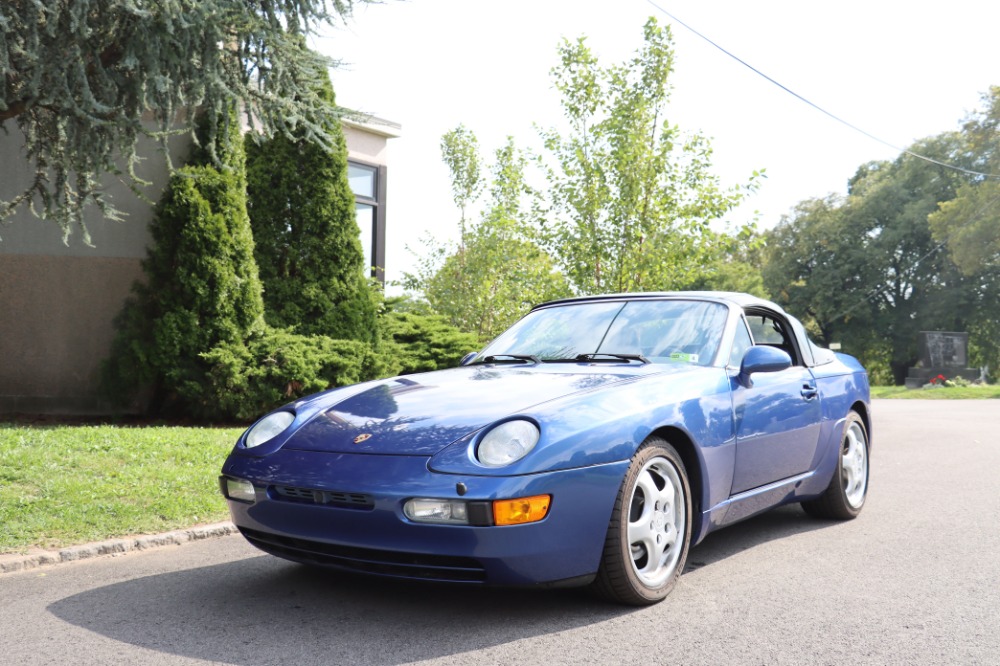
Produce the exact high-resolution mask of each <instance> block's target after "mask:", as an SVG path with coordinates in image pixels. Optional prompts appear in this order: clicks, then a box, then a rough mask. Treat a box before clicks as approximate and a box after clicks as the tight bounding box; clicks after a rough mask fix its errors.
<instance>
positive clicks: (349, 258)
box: [246, 70, 377, 342]
mask: <svg viewBox="0 0 1000 666" xmlns="http://www.w3.org/2000/svg"><path fill="white" fill-rule="evenodd" d="M318 74H319V76H318V78H317V84H316V85H317V89H318V91H319V93H320V96H321V97H322V98H323V99H325V100H326V101H327V103H328V104H330V106H331V107H333V106H335V99H334V94H333V87H332V85H331V84H330V80H329V77H328V76H327V74H326V72H325V70H324V71H322V72H318ZM324 129H325V131H326V132H327V133H328V135H329V136H328V139H329V140H328V141H327V142H326V143H327V144H328V145H330V146H332V150H325V149H324V148H322V147H321V146H319V145H317V142H315V141H309V140H307V138H306V137H304V136H295V137H289V136H286V135H277V136H275V137H274V138H272V139H268V140H263V141H258V137H255V136H249V135H248V137H247V143H246V150H247V196H248V200H249V213H250V222H251V225H252V227H253V235H254V242H255V244H256V250H255V256H256V259H257V265H258V267H259V270H260V277H261V281H262V282H263V284H264V303H265V306H266V307H265V310H266V317H267V322H268V323H269V324H271V325H272V326H276V327H279V328H287V327H293V328H294V329H295V331H296V332H297V333H302V334H312V335H326V336H329V337H331V338H340V339H350V340H360V341H365V342H373V341H375V340H376V338H377V333H376V309H375V304H374V301H373V299H372V294H371V291H370V287H369V286H368V280H367V278H366V273H367V270H366V268H367V267H365V266H364V254H363V252H362V249H361V242H360V240H359V237H358V224H357V218H356V215H355V209H354V195H353V193H352V192H351V188H350V184H349V183H348V180H347V148H346V143H345V140H344V133H343V130H342V129H341V127H340V125H339V123H331V124H329V125H327V126H326V127H325V128H324Z"/></svg>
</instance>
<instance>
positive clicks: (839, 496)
mask: <svg viewBox="0 0 1000 666" xmlns="http://www.w3.org/2000/svg"><path fill="white" fill-rule="evenodd" d="M869 454H870V446H869V444H868V433H867V432H866V431H865V423H864V421H862V420H861V417H860V416H858V414H857V412H854V411H851V412H848V414H847V420H846V421H845V422H844V436H843V438H842V439H841V442H840V452H839V454H838V456H837V458H838V460H837V471H836V472H835V473H834V475H833V478H832V479H830V485H829V486H827V488H826V490H825V491H824V492H823V494H822V495H820V496H819V497H818V498H816V499H814V500H808V501H805V502H802V508H803V509H805V511H806V513H808V514H809V515H811V516H814V517H816V518H828V519H832V520H851V519H853V518H857V516H858V514H859V513H861V509H863V508H864V506H865V499H866V498H867V497H868V469H869V465H868V461H869Z"/></svg>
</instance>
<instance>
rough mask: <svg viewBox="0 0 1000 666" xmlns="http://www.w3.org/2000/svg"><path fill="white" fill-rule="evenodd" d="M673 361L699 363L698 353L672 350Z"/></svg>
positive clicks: (671, 357)
mask: <svg viewBox="0 0 1000 666" xmlns="http://www.w3.org/2000/svg"><path fill="white" fill-rule="evenodd" d="M670 360H671V361H683V362H685V363H697V362H698V355H697V354H685V353H684V352H670Z"/></svg>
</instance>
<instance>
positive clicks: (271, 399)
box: [201, 329, 398, 420]
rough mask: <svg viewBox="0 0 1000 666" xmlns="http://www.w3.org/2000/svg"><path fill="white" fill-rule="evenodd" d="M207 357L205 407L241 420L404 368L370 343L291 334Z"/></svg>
mask: <svg viewBox="0 0 1000 666" xmlns="http://www.w3.org/2000/svg"><path fill="white" fill-rule="evenodd" d="M201 358H202V359H203V360H204V362H205V363H206V364H207V366H208V372H207V375H206V378H207V385H206V386H205V389H204V396H205V398H206V400H207V401H208V404H206V406H205V408H206V409H209V408H211V409H214V410H215V411H216V412H217V416H218V417H219V418H237V419H240V420H250V419H255V418H257V417H259V416H261V415H262V414H265V413H266V412H269V411H271V410H272V409H275V408H276V407H279V406H281V405H283V404H285V403H287V402H291V401H293V400H297V399H298V398H301V397H303V396H305V395H309V394H311V393H317V392H319V391H324V390H326V389H328V388H334V387H337V386H345V385H347V384H356V383H358V382H362V381H366V380H369V379H375V378H377V377H381V376H384V375H387V374H395V371H396V370H397V367H398V366H394V365H393V364H392V363H391V359H390V358H389V357H386V356H383V355H380V354H378V353H376V352H375V351H374V350H373V348H372V346H371V345H368V344H367V343H364V342H359V341H356V340H334V339H331V338H328V337H326V336H323V335H311V336H306V335H298V334H295V333H292V332H291V331H289V330H287V329H286V330H281V329H267V330H266V331H264V333H263V334H262V335H259V336H256V337H254V338H252V339H251V340H250V341H248V342H246V343H243V342H228V343H224V344H221V345H219V346H217V347H215V348H213V349H211V350H210V351H208V352H205V353H204V354H201Z"/></svg>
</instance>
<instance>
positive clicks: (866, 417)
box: [685, 400, 872, 464]
mask: <svg viewBox="0 0 1000 666" xmlns="http://www.w3.org/2000/svg"><path fill="white" fill-rule="evenodd" d="M851 409H852V410H853V411H855V412H857V413H858V416H860V417H861V423H862V424H863V425H864V426H865V434H866V435H868V448H869V450H870V449H871V447H872V417H871V410H869V409H868V405H866V404H865V403H864V402H862V401H861V400H858V401H856V402H855V403H854V404H853V405H851ZM685 464H686V463H685Z"/></svg>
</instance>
